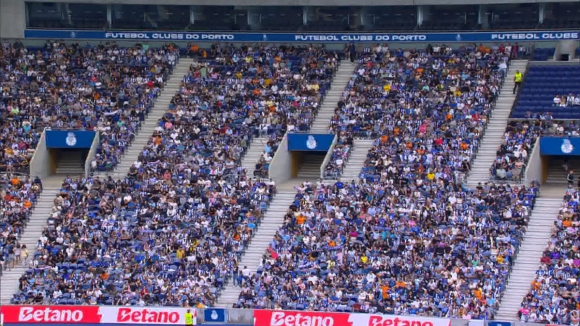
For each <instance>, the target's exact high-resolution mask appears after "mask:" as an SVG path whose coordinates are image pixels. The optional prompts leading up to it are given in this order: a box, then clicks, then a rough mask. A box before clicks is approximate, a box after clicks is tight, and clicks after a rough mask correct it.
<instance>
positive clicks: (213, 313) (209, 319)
mask: <svg viewBox="0 0 580 326" xmlns="http://www.w3.org/2000/svg"><path fill="white" fill-rule="evenodd" d="M203 315H204V317H205V318H204V320H205V322H206V323H225V322H226V310H225V309H218V308H206V309H205V310H204V312H203Z"/></svg>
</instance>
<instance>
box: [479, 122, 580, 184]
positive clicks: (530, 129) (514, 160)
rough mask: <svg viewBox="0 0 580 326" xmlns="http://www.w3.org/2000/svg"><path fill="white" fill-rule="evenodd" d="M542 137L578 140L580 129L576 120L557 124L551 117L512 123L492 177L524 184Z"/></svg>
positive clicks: (494, 166)
mask: <svg viewBox="0 0 580 326" xmlns="http://www.w3.org/2000/svg"><path fill="white" fill-rule="evenodd" d="M542 135H543V136H566V137H578V136H580V126H579V125H578V122H577V121H574V120H570V121H555V120H552V119H551V118H550V117H549V116H544V117H543V119H540V118H537V119H526V120H516V121H511V122H509V123H508V125H507V127H506V131H505V133H504V138H503V142H502V144H501V145H499V146H498V150H497V157H496V160H495V161H494V163H493V165H492V167H491V169H490V176H491V178H492V179H495V180H512V181H520V180H521V179H522V175H523V172H524V171H525V168H526V165H527V163H528V159H529V157H530V155H531V152H532V149H533V147H534V145H535V144H536V140H537V139H538V138H539V137H540V136H542Z"/></svg>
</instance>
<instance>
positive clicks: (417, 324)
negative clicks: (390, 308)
mask: <svg viewBox="0 0 580 326" xmlns="http://www.w3.org/2000/svg"><path fill="white" fill-rule="evenodd" d="M450 324H451V320H449V319H446V318H424V317H415V316H394V315H371V314H349V313H332V312H316V311H284V310H254V325H256V326H449V325H450Z"/></svg>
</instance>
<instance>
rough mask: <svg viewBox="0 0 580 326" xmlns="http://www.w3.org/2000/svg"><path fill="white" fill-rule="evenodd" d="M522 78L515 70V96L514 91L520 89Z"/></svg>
mask: <svg viewBox="0 0 580 326" xmlns="http://www.w3.org/2000/svg"><path fill="white" fill-rule="evenodd" d="M523 78H524V76H523V75H522V73H521V72H520V71H519V70H516V74H515V75H514V83H515V84H514V95H515V94H516V91H517V90H518V89H519V88H520V85H521V84H522V79H523Z"/></svg>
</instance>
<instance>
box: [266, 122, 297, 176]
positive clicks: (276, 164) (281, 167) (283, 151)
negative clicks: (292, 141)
mask: <svg viewBox="0 0 580 326" xmlns="http://www.w3.org/2000/svg"><path fill="white" fill-rule="evenodd" d="M291 171H292V160H291V157H290V152H289V151H288V133H286V134H285V135H284V138H282V141H281V142H280V145H279V146H278V150H277V151H276V153H275V154H274V158H272V161H270V169H269V170H268V173H269V174H270V178H272V179H274V181H276V183H279V184H280V183H283V182H286V181H288V180H290V179H291V178H292V172H291Z"/></svg>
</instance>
